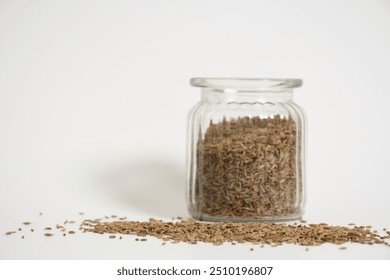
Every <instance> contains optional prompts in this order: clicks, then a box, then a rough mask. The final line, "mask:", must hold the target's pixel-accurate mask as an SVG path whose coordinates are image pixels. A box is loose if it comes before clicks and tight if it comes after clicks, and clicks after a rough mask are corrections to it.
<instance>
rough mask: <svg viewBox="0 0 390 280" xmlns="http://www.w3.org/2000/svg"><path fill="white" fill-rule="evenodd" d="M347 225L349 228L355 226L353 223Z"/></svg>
mask: <svg viewBox="0 0 390 280" xmlns="http://www.w3.org/2000/svg"><path fill="white" fill-rule="evenodd" d="M348 225H349V226H355V225H356V224H354V223H349V224H348Z"/></svg>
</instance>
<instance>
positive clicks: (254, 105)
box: [187, 81, 305, 221]
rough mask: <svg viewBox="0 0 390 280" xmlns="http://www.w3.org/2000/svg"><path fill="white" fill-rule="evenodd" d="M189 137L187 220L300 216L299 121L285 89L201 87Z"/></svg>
mask: <svg viewBox="0 0 390 280" xmlns="http://www.w3.org/2000/svg"><path fill="white" fill-rule="evenodd" d="M203 82H204V81H203ZM244 82H245V81H244ZM188 132H189V137H188V140H189V141H188V174H187V175H188V176H187V205H188V209H189V213H190V214H191V216H192V217H193V218H195V219H198V220H205V221H220V220H224V221H226V220H227V221H229V220H231V221H253V220H255V221H256V220H257V221H262V220H264V221H278V220H293V219H296V218H299V217H301V215H302V214H303V206H304V187H305V186H304V184H305V172H304V157H305V155H304V153H305V147H304V146H305V115H304V112H303V110H302V109H301V108H300V107H299V106H298V105H297V104H295V103H294V102H293V100H292V90H291V89H290V88H289V89H284V88H282V89H280V88H278V89H277V90H275V89H272V90H268V89H267V88H265V89H258V88H256V89H255V90H253V89H247V88H244V89H242V88H238V89H237V88H232V87H231V86H229V88H221V87H220V86H219V88H212V87H211V88H208V87H204V88H203V89H202V100H201V101H200V102H199V103H198V104H197V105H196V106H195V107H194V108H193V109H192V111H191V112H190V117H189V123H188Z"/></svg>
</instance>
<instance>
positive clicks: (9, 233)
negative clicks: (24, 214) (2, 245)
mask: <svg viewBox="0 0 390 280" xmlns="http://www.w3.org/2000/svg"><path fill="white" fill-rule="evenodd" d="M14 233H16V231H7V232H6V233H5V235H11V234H14Z"/></svg>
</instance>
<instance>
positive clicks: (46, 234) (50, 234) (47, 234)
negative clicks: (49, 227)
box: [44, 233, 54, 236]
mask: <svg viewBox="0 0 390 280" xmlns="http://www.w3.org/2000/svg"><path fill="white" fill-rule="evenodd" d="M44 235H45V236H53V235H54V234H52V233H45V234H44Z"/></svg>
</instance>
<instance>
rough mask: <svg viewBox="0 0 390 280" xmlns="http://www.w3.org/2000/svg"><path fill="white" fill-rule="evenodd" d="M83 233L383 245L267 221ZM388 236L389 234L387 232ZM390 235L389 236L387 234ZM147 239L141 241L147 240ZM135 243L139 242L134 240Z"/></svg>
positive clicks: (369, 238) (131, 224)
mask: <svg viewBox="0 0 390 280" xmlns="http://www.w3.org/2000/svg"><path fill="white" fill-rule="evenodd" d="M83 224H84V225H83V227H84V230H85V231H87V232H92V233H98V234H104V233H109V234H122V235H123V234H130V235H138V236H153V237H156V238H159V239H162V240H163V241H172V243H178V242H187V243H189V244H194V243H196V242H205V243H211V244H214V245H221V244H223V243H224V242H230V243H231V244H232V245H234V244H236V243H252V244H262V245H261V247H264V244H268V245H270V246H272V247H276V246H280V245H282V244H285V243H289V244H298V245H302V246H306V247H307V246H318V245H322V244H325V243H330V244H342V243H345V242H351V243H361V244H385V243H384V241H383V239H381V238H387V235H385V236H380V235H378V234H376V233H374V232H373V231H371V230H370V229H367V228H365V227H360V226H359V227H357V226H355V227H353V228H351V227H347V226H332V225H328V224H325V223H320V224H308V225H302V224H300V225H291V224H283V223H278V224H276V223H270V222H263V223H257V222H248V223H232V222H215V223H204V222H196V221H194V220H180V221H178V222H162V221H160V220H156V219H150V220H149V221H147V222H137V221H113V222H91V221H84V222H83ZM389 233H390V232H389ZM389 236H390V235H389ZM146 239H147V238H141V241H146ZM135 241H140V239H139V238H138V237H137V238H135Z"/></svg>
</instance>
